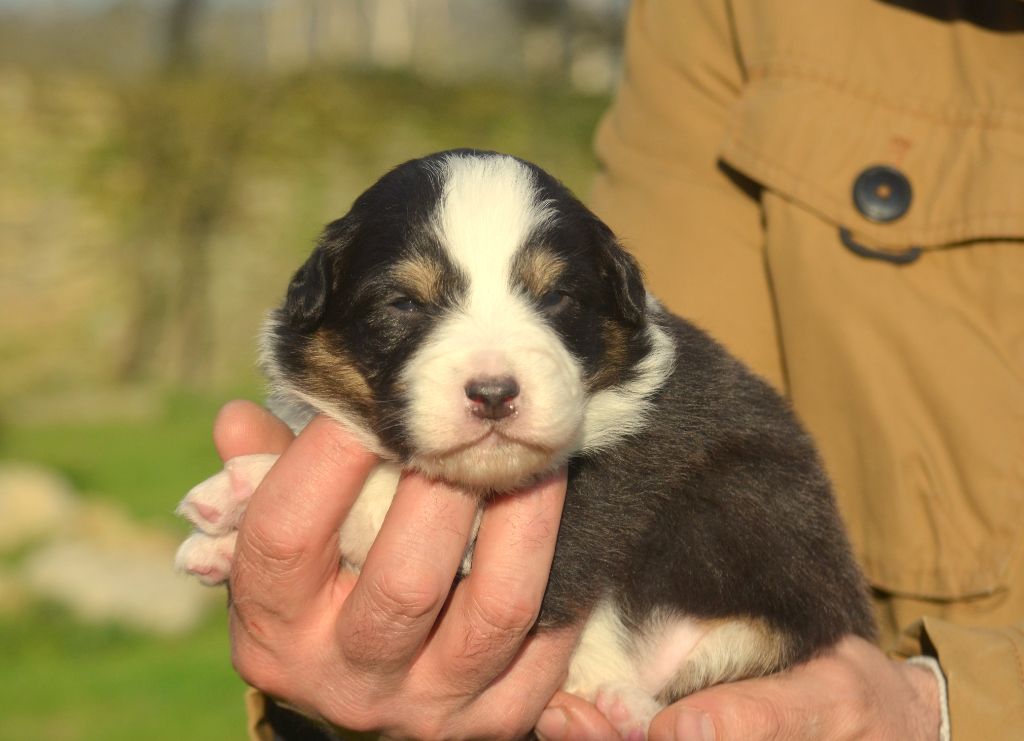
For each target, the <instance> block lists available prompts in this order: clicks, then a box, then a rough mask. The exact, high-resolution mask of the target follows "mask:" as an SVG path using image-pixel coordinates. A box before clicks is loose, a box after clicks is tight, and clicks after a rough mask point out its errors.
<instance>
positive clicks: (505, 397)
mask: <svg viewBox="0 0 1024 741" xmlns="http://www.w3.org/2000/svg"><path fill="white" fill-rule="evenodd" d="M466 396H467V397H468V398H469V400H470V401H472V402H473V406H472V412H473V414H475V415H476V416H477V417H482V418H483V419H503V418H505V417H507V416H509V415H510V414H512V412H514V411H515V410H516V407H515V404H514V403H513V402H514V399H515V398H516V397H517V396H519V384H518V383H516V379H514V378H512V377H511V376H503V377H501V378H476V379H474V380H472V381H470V382H469V383H467V384H466Z"/></svg>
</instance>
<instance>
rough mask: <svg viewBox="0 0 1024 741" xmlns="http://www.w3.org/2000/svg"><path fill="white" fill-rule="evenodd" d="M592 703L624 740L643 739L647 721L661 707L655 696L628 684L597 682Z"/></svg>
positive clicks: (648, 722)
mask: <svg viewBox="0 0 1024 741" xmlns="http://www.w3.org/2000/svg"><path fill="white" fill-rule="evenodd" d="M594 704H595V705H596V706H597V709H598V710H600V711H601V713H602V715H604V717H605V718H607V719H608V722H609V723H611V724H612V725H613V726H614V727H615V730H616V731H618V733H619V735H620V736H622V738H623V739H625V740H626V741H644V739H646V738H647V729H648V727H649V726H650V725H651V721H652V720H654V716H655V715H657V714H658V712H659V711H660V710H661V704H660V703H659V702H658V701H657V700H655V699H654V698H653V697H651V696H650V695H648V694H647V693H646V692H644V691H643V690H642V689H640V688H639V687H635V686H633V685H629V684H603V685H601V686H600V687H598V688H597V694H596V695H595V697H594Z"/></svg>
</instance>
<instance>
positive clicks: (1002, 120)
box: [747, 61, 1024, 133]
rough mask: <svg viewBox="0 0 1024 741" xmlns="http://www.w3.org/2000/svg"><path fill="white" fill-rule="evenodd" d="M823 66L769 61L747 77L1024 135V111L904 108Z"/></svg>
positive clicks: (950, 122) (914, 105) (919, 104)
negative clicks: (812, 86)
mask: <svg viewBox="0 0 1024 741" xmlns="http://www.w3.org/2000/svg"><path fill="white" fill-rule="evenodd" d="M824 66H825V65H823V64H817V65H815V64H812V63H810V62H792V61H786V62H779V61H768V62H761V63H758V64H756V65H754V66H752V67H750V68H748V70H747V73H748V75H749V79H750V81H751V82H753V81H755V80H765V79H771V78H777V79H792V80H799V81H801V82H814V83H818V84H821V85H825V86H828V87H830V88H833V89H835V90H838V91H840V92H842V93H844V94H845V95H849V96H850V97H853V98H858V99H859V100H862V101H866V102H869V103H871V104H872V105H878V106H881V107H883V108H888V109H890V110H893V111H896V112H898V113H904V114H907V115H911V116H915V117H917V118H921V119H925V120H927V121H931V122H932V123H939V124H943V125H945V126H980V127H984V128H989V129H996V128H1005V129H1010V130H1012V131H1016V132H1018V133H1024V111H1019V110H1017V109H1015V108H1006V109H1003V110H1002V111H998V112H990V111H986V112H982V113H979V112H967V111H953V112H952V113H950V112H949V111H944V110H941V109H943V108H944V106H943V105H942V104H939V103H934V104H929V103H925V102H923V101H913V102H912V104H903V105H901V104H899V103H896V102H894V101H893V100H892V99H891V98H888V97H886V96H885V95H883V94H881V93H879V92H877V91H874V90H871V89H869V88H867V87H865V86H863V85H857V84H856V83H854V82H852V81H851V80H850V79H849V78H845V77H841V76H839V75H838V74H835V73H831V72H827V71H823V67H824Z"/></svg>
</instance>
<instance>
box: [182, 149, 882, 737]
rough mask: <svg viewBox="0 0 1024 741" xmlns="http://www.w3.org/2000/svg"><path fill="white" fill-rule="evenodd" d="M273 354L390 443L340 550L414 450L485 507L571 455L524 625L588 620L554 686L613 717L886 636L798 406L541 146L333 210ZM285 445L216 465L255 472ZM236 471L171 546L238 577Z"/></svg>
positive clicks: (448, 169) (270, 329)
mask: <svg viewBox="0 0 1024 741" xmlns="http://www.w3.org/2000/svg"><path fill="white" fill-rule="evenodd" d="M680 249H685V246H681V247H680ZM263 361H264V366H265V369H266V372H267V375H268V376H269V379H270V384H271V388H272V403H271V407H272V409H274V410H275V411H276V412H277V413H278V414H279V415H280V416H282V417H283V418H284V419H286V420H287V421H288V422H289V423H290V424H291V425H292V426H293V427H294V428H295V429H300V428H301V427H302V426H303V425H304V424H305V423H306V422H308V421H309V419H310V418H311V417H312V416H313V415H314V414H317V413H320V414H325V415H328V416H329V417H332V418H334V419H335V420H338V421H339V422H340V423H342V424H343V425H345V426H346V427H348V428H349V429H351V430H353V431H354V432H355V433H356V434H358V435H359V436H360V438H361V439H362V440H363V442H364V443H365V444H366V445H367V446H369V447H370V448H371V449H373V450H374V451H376V452H377V453H379V454H380V455H381V457H382V458H383V459H384V460H385V461H387V462H386V463H383V464H381V466H379V467H378V469H377V470H376V471H375V472H374V474H372V475H371V478H370V480H369V482H368V483H367V486H366V488H364V490H363V493H362V494H361V495H360V498H359V500H358V501H357V503H356V505H355V507H354V509H353V511H352V513H351V514H350V516H349V517H348V519H347V520H346V522H345V523H344V525H343V527H342V531H341V551H342V558H343V560H344V561H345V563H346V564H347V565H348V566H350V567H353V568H358V567H359V566H360V564H361V563H362V562H363V559H364V558H365V556H366V553H367V551H368V549H369V546H370V544H371V542H372V541H373V538H374V536H375V534H376V533H377V530H378V529H379V528H380V525H381V522H382V520H383V517H384V513H385V512H386V511H387V508H388V505H389V503H390V501H391V497H392V496H393V493H394V489H395V485H396V483H397V480H398V474H399V471H400V470H401V469H403V468H411V469H416V470H418V471H421V472H423V473H424V474H426V475H428V476H431V477H437V478H440V479H444V480H445V481H448V482H450V483H452V484H455V485H457V486H459V487H462V488H464V489H466V490H469V491H472V492H475V493H476V494H477V495H478V496H479V500H480V505H481V507H486V505H487V502H488V501H490V500H492V499H493V498H495V497H500V496H501V495H502V493H503V492H508V491H511V490H514V489H516V488H518V487H522V486H524V485H526V484H528V483H530V482H531V481H533V480H535V479H537V478H538V477H541V476H544V475H546V474H549V473H550V472H552V470H553V469H555V468H557V467H559V466H563V465H568V472H569V479H568V480H569V483H568V492H567V494H566V500H565V506H564V512H563V515H562V521H561V527H560V530H559V533H558V541H557V546H556V549H555V555H554V562H553V565H552V568H551V576H550V579H549V582H548V586H547V591H546V593H545V596H544V601H543V604H542V606H541V610H540V616H539V618H538V619H537V623H536V630H539V631H544V630H551V629H554V628H558V627H560V626H564V625H566V624H568V623H573V622H576V621H580V622H583V623H585V626H586V627H585V629H584V632H583V636H582V639H581V641H580V644H579V647H578V649H577V650H576V653H575V654H574V656H573V659H572V664H571V667H570V671H569V678H568V681H567V683H566V685H565V688H566V689H567V690H568V691H570V692H574V693H577V694H579V695H582V696H583V697H586V698H589V699H594V698H595V696H596V695H597V693H598V691H599V690H601V691H603V692H613V693H615V694H616V696H617V697H618V698H619V699H621V700H624V701H625V703H626V704H627V705H628V706H629V707H630V708H631V709H632V715H633V717H632V719H631V720H629V721H628V722H627V725H626V726H625V727H622V728H621V730H622V731H623V732H624V733H625V732H626V731H629V730H631V729H634V728H637V727H639V728H646V724H647V722H648V721H649V720H650V718H651V717H652V716H653V713H654V712H655V711H656V710H657V709H658V707H660V706H661V705H662V704H664V703H669V702H672V701H674V700H676V699H678V698H679V697H681V696H683V695H685V694H687V693H691V692H694V691H696V690H699V689H701V688H703V687H707V686H708V685H711V684H715V683H718V682H725V681H729V680H735V679H740V678H744V677H751V676H757V675H763V674H767V673H770V672H775V671H778V670H780V669H784V668H786V667H788V666H791V665H792V664H794V663H796V662H800V661H803V660H805V659H807V658H809V657H811V656H813V655H815V654H816V653H818V652H820V651H821V650H822V649H825V648H827V647H829V646H831V645H832V644H834V643H835V642H836V641H837V640H838V639H839V638H841V637H842V636H844V635H847V634H851V633H852V634H857V635H860V636H865V637H870V636H871V635H872V634H873V624H872V618H871V613H870V610H869V607H868V603H867V599H866V592H865V587H864V583H863V580H862V577H861V575H860V573H859V571H858V569H857V567H856V565H855V564H854V561H853V559H852V557H851V555H850V549H849V546H848V544H847V540H846V537H845V535H844V532H843V528H842V526H841V524H840V520H839V517H838V515H837V513H836V508H835V505H834V503H833V499H832V496H831V493H830V488H829V482H828V480H827V478H826V476H825V474H824V472H823V470H822V465H821V462H820V461H819V458H818V456H817V454H816V452H815V449H814V447H813V445H812V443H811V441H810V439H809V438H808V436H807V434H806V433H805V432H804V431H803V430H802V429H801V427H800V425H799V424H798V423H797V421H796V419H795V418H794V416H793V414H792V412H791V411H790V409H789V408H788V406H787V404H786V403H785V402H784V401H783V400H782V399H781V398H780V397H779V396H778V395H777V394H776V393H775V392H774V391H773V390H772V389H771V388H769V386H768V385H767V384H766V383H765V382H764V381H762V380H760V379H759V378H758V377H756V376H755V375H754V374H752V373H751V372H750V371H749V370H747V369H746V368H745V367H744V366H743V365H741V364H740V363H739V362H738V361H737V360H736V359H734V358H733V357H731V356H730V355H729V354H728V353H727V352H726V351H725V350H724V349H723V348H722V347H721V346H720V345H718V344H716V343H715V342H714V341H713V340H712V339H710V338H709V337H708V336H707V335H706V334H704V333H703V332H702V331H700V330H699V329H697V328H695V327H694V326H693V325H691V324H689V323H687V322H686V321H684V320H683V319H680V318H678V317H676V316H673V315H672V314H670V313H668V312H667V311H666V310H665V309H664V308H662V307H661V305H660V304H659V303H658V301H657V300H656V299H655V298H654V297H652V296H651V295H650V294H648V293H647V291H646V290H645V289H644V284H643V282H642V279H641V274H640V270H639V269H638V267H637V264H636V262H635V261H634V259H633V258H632V257H631V256H630V255H629V254H628V253H627V252H626V251H625V250H624V249H623V248H622V247H621V246H620V245H619V243H618V242H617V241H616V239H615V236H614V235H613V234H612V232H611V231H610V230H609V229H608V227H607V226H605V225H604V224H603V223H602V222H601V221H600V220H599V219H598V218H597V217H596V216H595V215H594V214H593V213H591V212H590V211H589V210H587V208H586V207H584V206H583V205H582V204H581V203H580V202H579V201H578V200H577V199H576V198H575V197H573V195H572V194H571V193H570V192H569V191H568V190H567V189H566V188H565V187H564V186H562V185H561V184H560V183H559V182H558V181H557V180H555V179H554V178H553V177H551V176H550V175H548V174H547V173H546V172H544V171H543V170H541V169H540V168H538V167H536V166H534V165H531V164H529V163H527V162H523V161H521V160H519V159H515V158H513V157H509V156H505V155H500V154H494V153H488V152H478V151H468V150H460V151H450V152H443V153H440V154H435V155H431V156H429V157H425V158H423V159H419V160H414V161H411V162H407V163H405V164H403V165H401V166H399V167H398V168H396V169H395V170H393V171H391V172H389V173H388V174H386V175H385V176H384V177H383V178H381V179H380V180H379V181H378V182H377V183H376V184H374V185H373V186H372V187H371V188H370V189H369V190H367V191H366V192H365V193H363V194H362V195H361V196H360V197H359V198H358V199H357V200H356V202H355V203H354V204H353V206H352V209H351V210H350V211H349V213H348V214H347V215H345V216H344V217H343V218H341V219H339V220H337V221H335V222H333V223H332V224H330V225H328V226H327V228H326V230H325V231H324V233H323V236H322V237H321V239H320V242H319V244H318V246H317V247H316V249H315V250H314V252H313V254H312V255H311V256H310V258H309V259H308V260H307V262H306V263H305V265H303V266H302V267H301V269H300V270H299V271H298V273H297V274H296V275H295V277H294V279H293V280H292V282H291V285H290V286H289V287H288V292H287V296H286V298H285V300H284V303H283V305H282V306H281V307H280V308H279V309H277V310H276V311H274V312H273V313H272V315H271V316H270V318H269V321H268V322H267V325H266V328H265V332H264V337H263ZM273 460H274V458H273V456H247V457H245V458H241V459H236V460H235V461H231V462H229V463H228V468H229V469H231V470H232V471H233V473H231V474H230V475H234V476H236V477H237V476H242V477H247V478H248V479H250V480H251V482H252V484H253V486H255V483H258V481H259V480H260V479H261V478H262V476H263V475H264V474H265V473H266V471H267V470H268V469H269V467H270V465H272V463H273ZM228 475H229V474H228V473H222V474H220V475H219V478H218V477H214V478H213V479H211V480H209V481H208V482H205V483H204V484H202V485H200V486H199V487H197V488H196V489H195V490H193V491H192V492H191V493H190V494H189V496H188V497H187V498H186V500H185V501H184V502H183V503H182V507H181V512H182V513H183V514H184V515H185V516H187V517H188V518H189V519H190V520H191V521H192V522H193V523H194V524H196V525H197V527H198V528H199V531H198V532H197V533H196V534H195V535H193V536H192V537H191V538H190V539H189V540H188V541H186V543H185V544H184V545H183V546H182V548H181V551H180V552H179V566H180V567H181V568H183V569H184V570H186V571H189V572H192V573H196V574H198V575H200V576H201V577H203V578H204V579H205V580H206V581H207V582H218V581H222V580H224V579H225V578H226V575H227V572H228V569H229V566H230V557H231V550H232V547H233V542H234V541H233V537H234V534H233V532H232V527H233V524H234V523H237V519H238V518H237V515H238V514H239V512H238V511H237V510H239V509H240V508H241V507H243V506H244V502H243V503H241V504H232V503H231V502H232V501H233V498H232V497H231V496H230V493H229V492H227V488H226V487H228V486H229V485H228V484H227V483H226V482H225V478H224V477H225V476H228ZM218 482H219V483H218ZM232 508H233V510H235V511H233V512H231V513H228V514H230V516H225V512H224V510H225V509H232ZM211 512H213V513H216V515H217V516H216V517H215V518H213V519H214V520H215V521H213V522H211V518H210V517H209V516H208V515H209V514H210V513H211ZM463 568H464V569H469V568H471V547H470V551H468V552H467V558H466V561H465V563H464V566H463ZM645 698H646V699H645ZM620 725H621V723H620Z"/></svg>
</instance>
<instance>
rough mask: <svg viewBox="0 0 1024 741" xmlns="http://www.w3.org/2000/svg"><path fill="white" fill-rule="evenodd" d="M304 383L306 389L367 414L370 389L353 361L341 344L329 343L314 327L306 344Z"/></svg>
mask: <svg viewBox="0 0 1024 741" xmlns="http://www.w3.org/2000/svg"><path fill="white" fill-rule="evenodd" d="M305 360H306V368H307V370H306V374H305V376H306V378H305V380H306V384H307V385H308V387H309V390H310V392H311V393H312V394H313V395H314V396H316V397H318V398H322V399H329V400H331V401H334V402H337V403H339V404H341V405H343V406H347V407H351V408H354V409H355V410H356V411H358V412H360V413H362V414H363V415H364V416H368V415H369V413H370V411H371V410H372V408H373V392H372V391H371V389H370V386H369V384H367V382H366V379H365V378H363V375H362V373H360V372H359V370H358V369H357V368H356V367H355V363H354V362H353V361H352V358H351V357H350V356H349V355H348V353H347V352H345V351H344V349H342V348H338V347H336V346H335V345H334V344H332V343H330V342H329V341H328V339H327V337H326V334H325V333H324V331H323V330H318V331H317V332H316V334H314V335H313V337H312V339H311V340H310V343H309V344H308V345H307V346H306V351H305Z"/></svg>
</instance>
